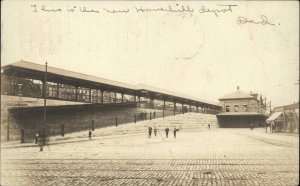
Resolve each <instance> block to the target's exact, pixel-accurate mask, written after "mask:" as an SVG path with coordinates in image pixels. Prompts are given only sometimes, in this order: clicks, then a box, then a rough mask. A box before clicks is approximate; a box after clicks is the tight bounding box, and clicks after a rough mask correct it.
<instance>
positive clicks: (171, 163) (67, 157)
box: [1, 129, 299, 186]
mask: <svg viewBox="0 0 300 186" xmlns="http://www.w3.org/2000/svg"><path fill="white" fill-rule="evenodd" d="M170 134H171V135H170V136H169V138H165V135H164V134H163V133H159V134H158V136H156V137H152V138H151V139H148V138H147V136H146V134H138V135H132V136H130V135H126V136H112V137H110V138H108V137H105V138H101V137H99V138H96V139H92V140H90V141H82V142H78V141H77V142H74V143H62V144H57V145H51V146H48V147H46V148H45V149H44V151H43V152H39V149H38V147H19V148H9V149H2V152H1V155H2V156H1V185H3V186H6V185H16V186H19V185H27V186H31V185H33V186H34V185H238V186H239V185H251V186H252V185H280V186H281V185H298V184H299V178H298V177H299V152H298V150H299V137H298V136H287V135H277V134H269V133H265V132H264V130H263V129H254V130H249V129H214V130H210V131H209V130H207V131H202V132H199V131H198V132H185V131H179V133H178V135H177V139H174V137H173V135H172V133H170Z"/></svg>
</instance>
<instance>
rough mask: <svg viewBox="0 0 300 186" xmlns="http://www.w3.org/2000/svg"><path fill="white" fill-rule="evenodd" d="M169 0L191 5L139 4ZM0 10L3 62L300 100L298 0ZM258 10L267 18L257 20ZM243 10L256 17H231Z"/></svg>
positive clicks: (210, 94) (17, 5) (174, 87)
mask: <svg viewBox="0 0 300 186" xmlns="http://www.w3.org/2000/svg"><path fill="white" fill-rule="evenodd" d="M229 4H230V5H237V6H232V7H231V11H223V12H219V13H217V15H216V14H214V13H213V12H204V13H203V12H202V13H200V12H199V11H201V10H200V9H201V8H203V7H205V9H206V10H207V9H210V10H215V9H218V10H221V9H223V10H225V9H228V6H220V5H229ZM43 5H44V6H45V7H44V9H43ZM34 6H36V8H37V9H36V12H35V8H34ZM74 6H75V7H76V8H74ZM169 6H171V7H172V9H173V10H178V9H180V10H182V8H181V6H184V7H185V9H187V6H189V8H190V9H191V8H192V9H193V12H187V11H185V12H170V11H148V12H146V11H144V12H141V11H139V12H137V10H136V8H140V9H141V8H143V9H146V8H148V9H150V8H151V9H155V8H156V9H157V8H161V7H162V8H164V9H168V7H169ZM84 7H85V8H86V10H89V11H90V10H91V9H93V10H94V11H99V13H97V12H84V11H83V8H84ZM80 8H82V11H80ZM1 9H2V11H1V14H2V15H1V66H3V65H7V64H10V63H13V62H16V61H19V60H21V59H22V60H26V61H30V62H34V63H39V64H45V62H46V61H47V62H48V65H49V66H52V67H58V68H63V69H66V70H70V71H76V72H80V73H84V74H89V75H94V76H98V77H102V78H107V79H111V80H115V81H120V82H124V83H130V84H134V85H135V84H139V83H143V84H147V85H150V86H155V87H158V88H163V89H166V90H170V91H172V92H178V93H182V94H186V95H190V96H193V97H197V98H200V99H207V100H210V101H213V102H218V99H219V98H221V97H223V96H224V95H226V94H229V93H231V92H234V91H235V90H236V88H237V86H239V87H240V90H242V91H244V92H248V93H249V92H250V91H253V92H257V93H258V94H262V96H263V97H266V98H267V101H268V102H269V101H271V102H272V106H273V107H274V106H280V105H286V104H291V103H294V102H297V101H299V84H298V83H299V3H298V2H297V1H288V2H280V1H273V2H271V1H263V2H256V1H249V2H244V1H243V2H239V1H233V2H229V1H227V2H225V1H221V2H217V1H213V2H206V1H198V2H195V1H192V2H186V1H182V2H181V1H176V2H174V1H166V2H163V1H161V2H150V1H147V2H142V1H130V2H125V1H121V2H117V1H114V2H97V1H63V2H61V1H53V2H50V1H36V2H34V1H22V2H21V1H1ZM42 9H43V10H42ZM58 9H61V11H54V10H58ZM71 9H74V11H73V12H71ZM105 9H106V10H105ZM127 9H128V10H129V12H128V13H124V12H118V13H110V12H107V11H112V10H115V11H116V10H127ZM46 10H53V11H46ZM67 10H69V11H67ZM261 16H265V17H266V18H267V20H268V22H269V23H270V24H265V25H263V24H261V23H259V22H261V21H262V18H261ZM239 17H242V18H243V19H244V18H247V20H254V21H255V22H256V23H257V24H254V23H250V22H247V23H245V24H237V23H238V22H237V20H238V19H239ZM271 24H272V25H271Z"/></svg>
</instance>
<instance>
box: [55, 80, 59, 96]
mask: <svg viewBox="0 0 300 186" xmlns="http://www.w3.org/2000/svg"><path fill="white" fill-rule="evenodd" d="M58 95H59V83H56V98H59V96H58Z"/></svg>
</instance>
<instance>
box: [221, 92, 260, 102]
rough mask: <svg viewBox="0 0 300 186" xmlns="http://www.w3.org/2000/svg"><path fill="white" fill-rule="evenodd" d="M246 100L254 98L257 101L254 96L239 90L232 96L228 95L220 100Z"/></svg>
mask: <svg viewBox="0 0 300 186" xmlns="http://www.w3.org/2000/svg"><path fill="white" fill-rule="evenodd" d="M245 98H252V99H255V98H254V97H253V96H251V95H250V94H248V93H246V92H243V91H240V90H237V91H235V92H233V93H231V94H227V95H225V96H224V97H222V98H220V99H219V100H226V99H245Z"/></svg>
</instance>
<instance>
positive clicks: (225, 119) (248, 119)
mask: <svg viewBox="0 0 300 186" xmlns="http://www.w3.org/2000/svg"><path fill="white" fill-rule="evenodd" d="M219 101H220V106H222V111H221V113H219V114H217V117H218V120H219V123H220V126H221V127H249V126H250V125H251V124H253V125H254V126H262V125H263V124H264V123H265V121H266V109H265V104H264V103H263V100H262V98H261V97H260V99H258V94H256V93H252V92H251V93H250V94H248V93H246V92H243V91H241V90H240V89H239V87H237V90H236V91H235V92H233V93H231V94H228V95H225V96H224V97H222V98H220V99H219Z"/></svg>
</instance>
